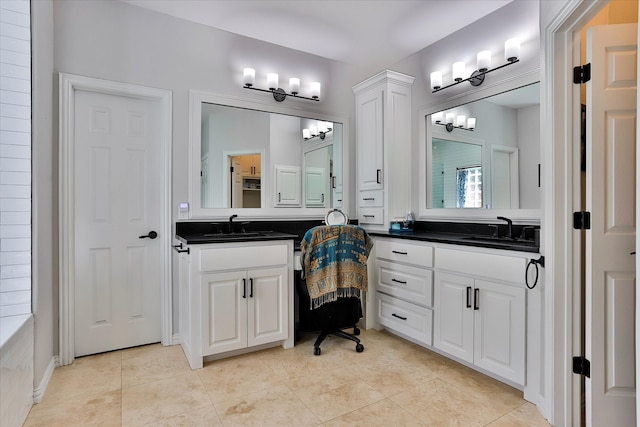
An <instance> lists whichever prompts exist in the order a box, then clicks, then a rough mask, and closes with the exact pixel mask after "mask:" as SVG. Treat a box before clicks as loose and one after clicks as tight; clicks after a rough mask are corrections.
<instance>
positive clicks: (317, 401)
mask: <svg viewBox="0 0 640 427" xmlns="http://www.w3.org/2000/svg"><path fill="white" fill-rule="evenodd" d="M290 387H293V390H294V392H295V394H296V395H297V396H298V397H299V398H300V399H301V400H302V401H303V402H304V404H305V405H307V407H308V408H309V409H311V411H312V412H313V413H314V414H315V415H316V416H317V417H318V418H320V420H322V421H327V420H330V419H332V418H336V417H339V416H341V415H344V414H346V413H348V412H351V411H355V410H356V409H360V408H362V407H364V406H367V405H370V404H372V403H375V402H378V401H380V400H382V399H384V395H383V394H382V393H380V392H378V391H376V390H375V389H374V388H373V387H371V386H370V385H368V384H367V383H365V382H364V381H361V380H359V379H358V378H357V375H356V374H355V373H353V372H349V371H348V370H347V368H341V369H340V368H339V369H334V370H332V371H328V372H327V373H326V374H324V375H320V376H316V377H313V378H312V377H307V378H304V379H303V380H302V379H300V380H299V381H298V382H296V383H295V384H293V385H292V386H290Z"/></svg>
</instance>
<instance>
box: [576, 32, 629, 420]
mask: <svg viewBox="0 0 640 427" xmlns="http://www.w3.org/2000/svg"><path fill="white" fill-rule="evenodd" d="M636 32H637V25H636V24H624V25H609V26H602V27H593V28H591V29H590V30H589V32H588V35H587V62H589V63H591V81H589V82H588V83H587V194H586V203H587V210H588V211H590V212H591V230H588V231H587V233H586V235H587V238H586V242H587V243H586V244H587V248H586V254H587V255H586V257H587V258H586V314H585V322H586V323H585V329H586V331H585V333H586V336H585V345H586V357H587V359H588V360H590V361H591V376H590V378H587V379H586V417H587V420H586V421H587V426H633V425H635V423H636V420H635V393H636V391H635V375H636V373H635V371H634V368H635V356H636V355H635V339H634V337H635V330H634V321H635V320H634V310H635V308H634V304H635V292H636V290H635V288H636V271H635V257H634V256H633V255H632V254H631V253H632V252H634V251H635V233H636V225H635V210H634V209H635V205H636V204H635V174H636V170H635V150H636V139H635V134H636V128H635V124H636V64H637V38H636V37H637V36H636V34H637V33H636Z"/></svg>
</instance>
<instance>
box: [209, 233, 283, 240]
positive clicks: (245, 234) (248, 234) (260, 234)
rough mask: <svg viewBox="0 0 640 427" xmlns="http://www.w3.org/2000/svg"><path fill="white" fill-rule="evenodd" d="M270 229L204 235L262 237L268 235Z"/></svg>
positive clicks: (237, 237)
mask: <svg viewBox="0 0 640 427" xmlns="http://www.w3.org/2000/svg"><path fill="white" fill-rule="evenodd" d="M270 233H271V232H270V231H244V232H239V233H210V234H205V235H204V237H214V238H219V239H243V238H245V237H260V236H267V235H269V234H270Z"/></svg>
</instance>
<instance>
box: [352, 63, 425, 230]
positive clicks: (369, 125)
mask: <svg viewBox="0 0 640 427" xmlns="http://www.w3.org/2000/svg"><path fill="white" fill-rule="evenodd" d="M413 81H414V77H412V76H408V75H405V74H401V73H398V72H395V71H390V70H385V71H383V72H381V73H379V74H376V75H375V76H373V77H371V78H369V79H367V80H365V81H363V82H361V83H359V84H357V85H356V86H354V87H353V91H354V94H355V103H356V156H357V177H358V178H357V186H358V189H357V194H358V220H359V223H360V224H361V225H362V226H364V227H365V228H369V229H385V228H387V227H388V222H389V219H390V218H394V217H397V216H404V215H406V213H407V211H408V210H409V209H410V206H411V200H410V183H411V170H410V169H411V168H410V167H409V166H408V165H411V86H412V84H413Z"/></svg>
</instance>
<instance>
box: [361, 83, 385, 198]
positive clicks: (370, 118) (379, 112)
mask: <svg viewBox="0 0 640 427" xmlns="http://www.w3.org/2000/svg"><path fill="white" fill-rule="evenodd" d="M383 108H384V90H383V89H382V87H381V86H377V87H375V88H373V89H371V90H368V91H366V92H363V93H360V94H358V96H357V98H356V141H357V148H356V150H357V153H358V188H359V190H360V191H362V190H378V189H381V188H383V184H382V171H383V154H384V150H383V147H384V146H383V141H384V139H383V138H384V135H383V131H384V126H383V119H384V112H383Z"/></svg>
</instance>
